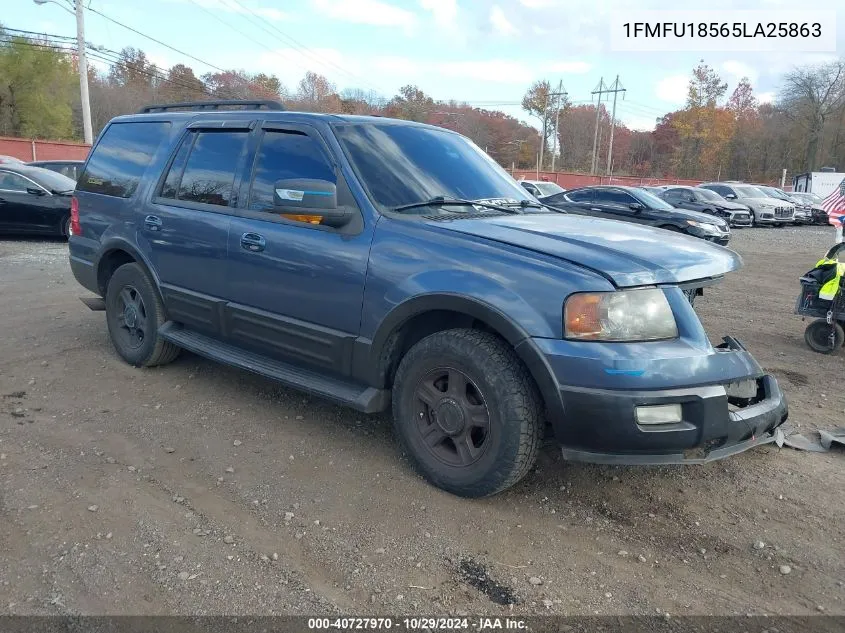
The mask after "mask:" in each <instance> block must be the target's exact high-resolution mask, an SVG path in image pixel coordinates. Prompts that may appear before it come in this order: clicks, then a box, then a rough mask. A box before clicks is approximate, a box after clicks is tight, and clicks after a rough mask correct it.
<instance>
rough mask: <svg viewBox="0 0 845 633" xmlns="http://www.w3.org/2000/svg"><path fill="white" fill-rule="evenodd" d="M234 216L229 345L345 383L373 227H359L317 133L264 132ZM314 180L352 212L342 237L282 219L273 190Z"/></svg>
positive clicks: (296, 129) (269, 127) (276, 127)
mask: <svg viewBox="0 0 845 633" xmlns="http://www.w3.org/2000/svg"><path fill="white" fill-rule="evenodd" d="M259 133H260V139H259V144H258V149H257V152H256V157H255V161H254V164H253V170H252V175H251V179H250V182H249V184H248V186H243V187H241V191H242V192H243V193H242V196H243V197H244V200H243V201H242V206H244V207H245V208H243V209H240V210H239V217H236V218H233V219H232V223H231V225H230V230H229V271H228V274H229V277H228V279H229V284H228V287H229V292H228V294H229V299H230V300H231V303H230V304H229V305H228V306H227V328H228V331H227V335H228V336H229V337H230V338H231V339H232V340H234V341H236V342H237V343H238V344H239V345H245V346H249V347H251V348H253V349H255V350H256V351H260V352H262V353H265V354H268V355H271V356H276V357H279V358H280V359H287V360H293V361H296V362H298V363H305V364H310V365H312V366H315V367H319V368H320V369H323V370H329V371H333V372H335V373H338V374H341V375H345V374H348V373H349V372H350V370H351V368H350V361H351V349H352V342H353V340H354V338H355V337H356V336H357V335H358V331H359V328H360V323H361V305H362V301H363V294H364V281H365V278H366V274H367V262H368V258H369V250H370V243H371V242H372V237H373V227H371V226H365V224H364V222H363V218H362V216H361V214H360V211H359V210H358V209H357V205H355V201H354V200H353V198H352V195H351V193H350V192H349V190H348V189H347V187H346V185H345V181H344V179H343V177H342V176H340V175H339V169H338V168H337V167H336V165H335V161H334V160H332V158H331V154H330V153H329V151H328V149H327V147H326V145H325V144H324V142H323V140H322V138H321V137H320V135H319V133H318V132H317V131H316V130H314V129H313V128H310V127H309V126H286V125H282V124H278V123H274V124H271V123H266V124H265V125H264V126H263V128H262V129H261V130H260V132H259ZM288 178H316V179H323V180H329V181H331V182H334V183H336V185H337V192H338V193H337V197H338V204H339V205H347V206H353V207H355V215H354V218H353V220H352V221H351V222H350V223H349V224H347V225H346V226H344V227H342V228H332V227H327V226H321V225H319V224H314V223H311V222H310V221H309V218H307V217H290V216H288V217H285V216H281V215H280V214H279V213H278V212H277V211H276V210H275V208H274V204H273V192H274V182H275V181H277V180H281V179H288Z"/></svg>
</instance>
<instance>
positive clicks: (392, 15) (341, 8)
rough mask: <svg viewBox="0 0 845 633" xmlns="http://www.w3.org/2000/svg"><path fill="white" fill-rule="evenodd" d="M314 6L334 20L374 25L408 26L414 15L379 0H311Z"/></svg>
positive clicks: (411, 23)
mask: <svg viewBox="0 0 845 633" xmlns="http://www.w3.org/2000/svg"><path fill="white" fill-rule="evenodd" d="M312 2H313V4H314V8H315V9H316V10H317V11H319V12H320V13H322V14H323V15H326V16H328V17H330V18H333V19H335V20H342V21H344V22H352V23H355V24H372V25H375V26H400V27H403V28H410V27H412V26H414V24H415V23H416V16H415V15H414V14H413V13H411V12H410V11H407V10H405V9H400V8H399V7H397V6H394V5H392V4H388V3H386V2H380V1H379V0H312Z"/></svg>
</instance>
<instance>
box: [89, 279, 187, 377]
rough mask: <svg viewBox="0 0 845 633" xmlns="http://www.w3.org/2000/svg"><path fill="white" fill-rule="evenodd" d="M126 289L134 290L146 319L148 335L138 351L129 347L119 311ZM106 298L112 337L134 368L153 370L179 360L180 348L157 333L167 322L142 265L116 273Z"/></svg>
mask: <svg viewBox="0 0 845 633" xmlns="http://www.w3.org/2000/svg"><path fill="white" fill-rule="evenodd" d="M127 288H131V289H133V290H134V291H135V292H137V295H139V296H140V299H141V301H142V304H143V307H144V312H145V315H146V316H145V320H146V327H147V332H146V333H145V334H144V337H143V341H142V342H141V343H140V345H138V346H137V347H133V346H131V345H129V344H127V343H126V341H125V335H122V334H121V325H120V317H121V315H122V314H123V312H122V311H121V309H120V308H119V305H120V293H121V291H123V290H124V289H127ZM105 298H106V323H107V324H108V329H109V337H110V338H111V341H112V344H113V345H114V348H115V350H117V353H118V354H119V355H120V356H121V358H123V360H125V361H126V362H127V363H129V364H130V365H134V366H135V367H154V366H155V365H166V364H167V363H170V362H172V361H174V360H175V359H176V357H177V356H178V355H179V352H180V351H181V350H180V348H179V347H177V346H176V345H174V344H173V343H170V342H169V341H166V340H164V339H163V338H161V336H159V335H158V329H159V328H160V327H161V326H162V325H163V324H164V323H165V321H166V317H165V312H164V306H163V305H162V302H161V299H160V297H159V295H158V292H157V291H156V289H155V286H154V285H153V283H152V281H151V280H150V278H149V276H148V275H147V273H146V271H145V270H144V269H143V268H142V267H141V266H140V265H139V264H136V263H130V264H124V265H123V266H121V267H120V268H118V269H117V270H116V271H114V274H113V275H112V276H111V279H110V280H109V283H108V287H107V288H106V297H105Z"/></svg>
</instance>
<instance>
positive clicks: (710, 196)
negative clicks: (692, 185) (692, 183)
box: [695, 188, 725, 202]
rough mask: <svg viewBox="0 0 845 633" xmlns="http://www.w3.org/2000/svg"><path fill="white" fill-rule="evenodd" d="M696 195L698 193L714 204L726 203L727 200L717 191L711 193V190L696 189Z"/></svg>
mask: <svg viewBox="0 0 845 633" xmlns="http://www.w3.org/2000/svg"><path fill="white" fill-rule="evenodd" d="M695 193H697V194H698V195H699V196H701V197H702V198H704V199H705V200H712V201H713V202H725V199H724V198H723V197H722V196H720V195H719V194H718V193H716V192H715V191H710V190H709V189H698V188H696V190H695Z"/></svg>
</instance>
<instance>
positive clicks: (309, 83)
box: [296, 71, 341, 112]
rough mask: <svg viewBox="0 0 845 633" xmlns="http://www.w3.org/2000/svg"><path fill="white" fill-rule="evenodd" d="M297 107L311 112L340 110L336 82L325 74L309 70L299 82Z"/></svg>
mask: <svg viewBox="0 0 845 633" xmlns="http://www.w3.org/2000/svg"><path fill="white" fill-rule="evenodd" d="M296 102H297V107H298V108H300V109H302V110H307V111H309V112H340V110H341V102H340V97H338V96H337V89H336V88H335V86H334V84H333V83H332V82H330V81H329V80H328V79H326V78H325V77H324V76H323V75H318V74H317V73H314V72H311V71H308V72H306V73H305V76H304V77H303V78H302V79H301V80H300V82H299V88H298V89H297V92H296Z"/></svg>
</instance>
